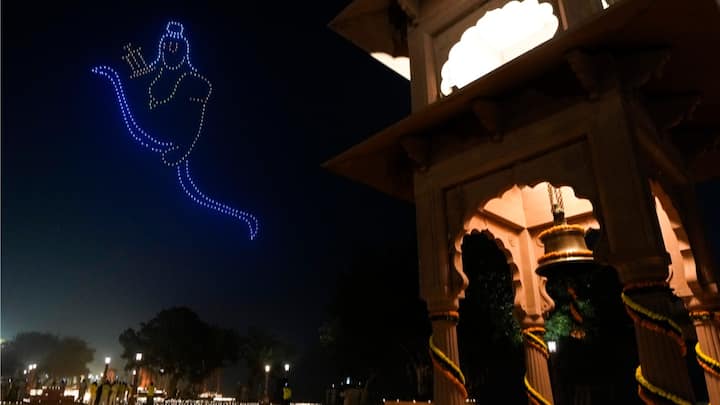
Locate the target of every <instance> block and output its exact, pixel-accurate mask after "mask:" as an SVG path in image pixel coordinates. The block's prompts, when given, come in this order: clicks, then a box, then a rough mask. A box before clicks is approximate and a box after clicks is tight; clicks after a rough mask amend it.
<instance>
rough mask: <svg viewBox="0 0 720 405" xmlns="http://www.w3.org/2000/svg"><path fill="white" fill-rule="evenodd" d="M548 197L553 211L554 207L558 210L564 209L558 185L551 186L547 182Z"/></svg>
mask: <svg viewBox="0 0 720 405" xmlns="http://www.w3.org/2000/svg"><path fill="white" fill-rule="evenodd" d="M547 189H548V197H550V206H551V207H552V208H553V211H555V210H556V209H557V210H559V211H565V204H564V203H563V196H562V190H561V189H560V188H559V187H558V188H555V187H553V186H552V185H551V184H550V183H548V184H547Z"/></svg>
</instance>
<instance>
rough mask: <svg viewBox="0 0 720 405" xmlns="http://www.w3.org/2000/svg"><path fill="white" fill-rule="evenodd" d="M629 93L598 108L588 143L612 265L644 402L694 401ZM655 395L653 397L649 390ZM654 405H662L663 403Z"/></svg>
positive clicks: (604, 99) (609, 95) (616, 93)
mask: <svg viewBox="0 0 720 405" xmlns="http://www.w3.org/2000/svg"><path fill="white" fill-rule="evenodd" d="M629 97H631V96H629V95H628V94H627V93H625V92H623V91H621V90H620V89H613V90H610V91H608V92H606V93H603V94H602V95H601V96H600V97H599V98H598V99H597V100H596V101H595V111H596V114H595V115H594V116H593V117H591V118H590V119H591V120H593V123H592V129H591V131H590V133H589V137H588V146H589V151H590V157H591V160H592V166H593V172H594V173H595V176H596V177H595V181H596V182H597V197H596V201H594V203H596V206H595V208H597V209H598V211H599V214H600V215H599V216H600V218H601V227H602V232H603V234H604V242H605V243H606V244H607V257H605V258H600V259H601V260H602V259H605V260H602V261H605V262H607V263H609V264H610V265H612V266H613V267H615V269H616V270H617V271H618V275H619V276H620V280H621V282H622V283H623V285H624V286H625V292H624V293H623V301H624V302H625V306H626V309H627V312H628V314H629V315H630V316H631V317H632V318H633V320H634V323H635V336H636V340H637V345H638V355H639V358H640V366H641V368H640V369H639V371H641V373H638V374H636V379H637V380H638V383H639V384H640V385H641V386H645V387H646V389H643V395H646V396H650V395H654V394H650V392H651V391H653V390H654V391H657V392H664V393H666V394H668V395H672V396H673V397H674V398H675V399H681V400H684V401H693V399H694V395H693V392H692V387H691V385H690V378H689V376H688V372H687V366H686V363H685V359H684V355H685V350H686V349H687V348H685V347H684V345H683V344H682V343H683V341H682V336H681V335H680V334H679V333H677V332H678V331H677V330H676V329H678V328H677V324H675V323H674V322H670V321H672V315H673V311H672V309H673V306H674V304H673V302H674V300H675V299H677V298H676V297H674V296H673V294H672V291H671V290H670V289H669V288H667V285H665V281H666V280H667V277H668V264H669V257H668V255H667V252H666V251H665V246H664V245H663V239H662V234H661V230H660V225H659V223H658V217H657V213H656V209H655V200H654V197H653V195H652V192H651V190H650V182H649V179H648V168H647V167H646V165H645V164H644V163H643V159H642V158H641V157H640V153H639V151H638V150H637V144H636V137H635V132H637V131H638V126H639V124H638V122H637V120H636V117H635V116H634V115H633V113H632V112H630V110H628V109H626V108H627V106H628V105H630V104H632V103H633V99H631V98H629ZM648 387H651V388H652V389H650V388H648ZM657 402H661V400H658V401H657Z"/></svg>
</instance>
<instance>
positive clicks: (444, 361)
mask: <svg viewBox="0 0 720 405" xmlns="http://www.w3.org/2000/svg"><path fill="white" fill-rule="evenodd" d="M430 359H432V362H433V366H434V368H435V370H437V371H438V372H439V373H440V374H442V375H443V376H444V377H445V378H447V379H448V380H450V382H452V383H453V385H455V387H456V388H457V389H458V391H460V395H462V398H463V399H465V398H467V396H468V393H467V389H466V388H465V375H464V374H463V373H462V371H461V370H460V367H458V365H457V364H455V362H454V361H452V360H451V359H450V358H448V357H447V355H446V354H445V353H443V351H442V350H440V348H439V347H437V346H435V343H434V342H433V338H432V336H430Z"/></svg>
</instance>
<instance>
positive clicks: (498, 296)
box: [458, 233, 527, 404]
mask: <svg viewBox="0 0 720 405" xmlns="http://www.w3.org/2000/svg"><path fill="white" fill-rule="evenodd" d="M462 252H463V271H464V272H465V274H466V275H467V277H468V280H469V282H470V283H469V285H468V288H467V290H466V291H465V299H464V300H462V301H460V323H459V324H458V344H459V346H460V366H461V368H462V370H463V372H464V373H465V378H466V381H467V388H468V392H469V394H470V397H471V398H482V399H483V400H485V401H487V403H503V404H516V403H517V404H521V403H527V398H526V397H525V396H524V395H523V391H522V375H523V372H524V362H523V352H522V335H521V333H520V326H519V324H518V323H517V321H516V320H515V318H514V316H513V311H514V298H515V293H514V289H513V273H512V270H511V269H510V266H509V265H508V259H507V257H506V256H505V253H503V252H502V251H500V249H498V245H497V244H496V242H495V240H494V238H492V237H491V236H489V235H485V234H479V233H474V234H472V235H468V236H466V237H465V238H464V239H463V245H462Z"/></svg>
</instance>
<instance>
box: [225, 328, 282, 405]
mask: <svg viewBox="0 0 720 405" xmlns="http://www.w3.org/2000/svg"><path fill="white" fill-rule="evenodd" d="M238 342H239V349H240V351H239V357H240V359H242V360H243V362H244V363H245V367H246V368H247V373H248V380H247V384H248V389H249V393H250V394H251V395H252V396H253V397H254V398H250V399H255V400H257V399H259V398H257V396H258V395H259V394H261V392H259V391H260V390H261V389H262V385H263V384H264V379H265V370H264V366H265V365H266V364H269V365H270V366H271V367H272V368H271V373H272V376H273V378H278V377H280V376H282V364H283V362H285V361H290V362H291V361H292V359H293V356H294V350H293V348H292V347H291V346H290V345H288V344H287V343H285V342H282V341H280V340H279V339H277V338H275V337H274V336H272V335H270V334H269V333H267V332H264V331H262V330H260V329H257V328H249V329H248V332H247V334H246V335H244V336H240V338H239V341H238ZM270 392H272V390H271V391H270Z"/></svg>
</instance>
